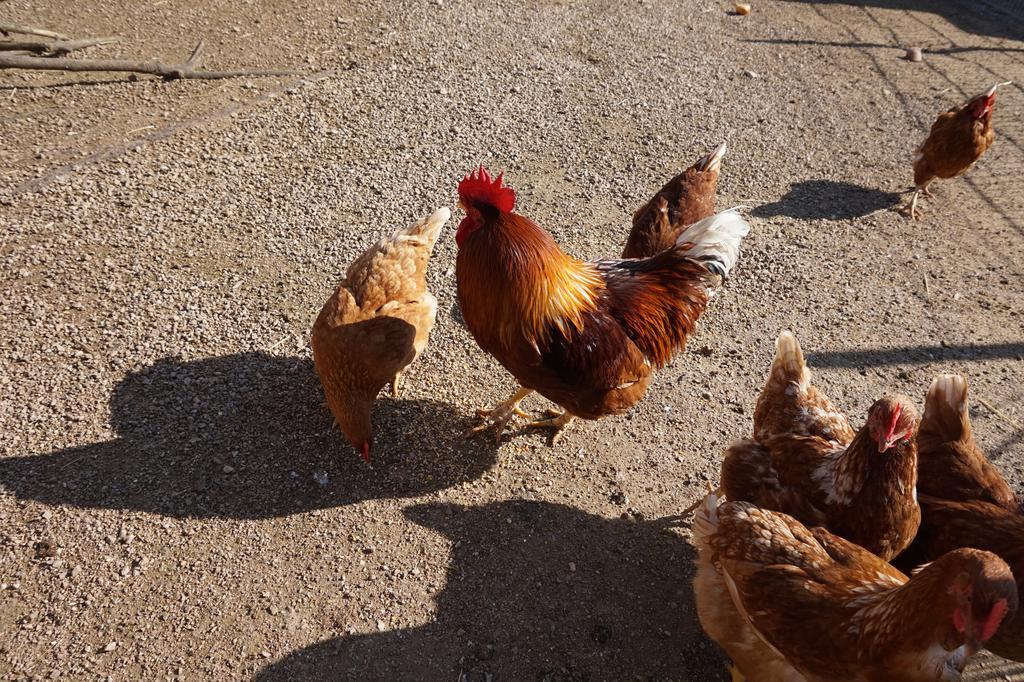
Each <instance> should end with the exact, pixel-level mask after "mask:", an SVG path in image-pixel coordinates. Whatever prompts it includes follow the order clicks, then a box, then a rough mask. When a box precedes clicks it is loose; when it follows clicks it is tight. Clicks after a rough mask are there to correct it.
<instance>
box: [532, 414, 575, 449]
mask: <svg viewBox="0 0 1024 682" xmlns="http://www.w3.org/2000/svg"><path fill="white" fill-rule="evenodd" d="M544 414H546V415H548V418H547V419H537V420H535V421H532V422H530V423H529V424H527V425H526V428H528V429H552V432H551V439H550V440H549V441H548V445H550V446H551V447H555V445H557V444H558V441H560V440H562V431H564V430H565V427H566V426H568V424H569V422H571V421H572V420H573V419H575V417H573V416H572V415H571V414H569V413H568V412H559V411H558V410H547V411H546V412H545V413H544Z"/></svg>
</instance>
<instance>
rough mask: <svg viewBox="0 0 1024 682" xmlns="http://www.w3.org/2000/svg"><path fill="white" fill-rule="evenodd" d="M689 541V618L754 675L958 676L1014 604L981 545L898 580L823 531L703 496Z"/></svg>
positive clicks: (1004, 573) (902, 681)
mask: <svg viewBox="0 0 1024 682" xmlns="http://www.w3.org/2000/svg"><path fill="white" fill-rule="evenodd" d="M693 537H694V544H695V545H696V546H697V550H698V559H697V575H696V577H695V579H694V593H695V595H696V601H697V614H698V616H699V618H700V622H701V625H702V626H703V627H704V630H705V631H706V632H707V633H708V635H709V636H710V637H711V638H712V639H714V640H715V641H717V642H718V643H719V644H720V645H721V646H722V647H723V648H724V649H725V651H726V653H727V654H728V655H729V656H730V658H732V660H733V663H734V665H735V666H736V668H738V673H739V674H740V675H745V676H749V677H750V679H752V680H757V681H758V682H783V681H784V682H797V681H806V682H812V681H813V682H833V681H835V680H862V681H864V682H926V681H933V680H943V681H947V682H951V681H953V680H959V679H961V676H960V673H961V672H962V671H963V669H964V666H965V665H966V663H967V660H968V659H969V658H970V657H971V656H972V655H974V654H975V653H976V652H977V651H979V650H980V649H981V648H982V647H984V646H985V644H986V642H988V640H990V639H991V638H992V636H993V635H994V634H995V633H996V631H997V630H999V627H1000V625H1001V623H1002V622H1003V620H1004V619H1006V618H1010V617H1012V616H1013V615H1014V613H1015V612H1016V610H1017V600H1018V594H1017V587H1016V585H1015V583H1014V580H1013V575H1012V574H1011V573H1010V569H1009V567H1008V566H1007V565H1006V562H1004V561H1003V560H1002V559H1000V558H999V557H997V556H996V555H994V554H991V553H989V552H985V551H981V550H975V549H958V550H955V551H953V552H950V553H948V554H946V555H944V556H942V557H940V558H938V559H936V560H935V561H934V562H932V563H931V564H928V565H927V566H925V567H924V568H922V569H921V570H920V571H919V572H917V573H916V574H915V575H914V576H913V577H911V578H909V579H908V578H907V576H905V575H904V574H903V573H901V572H899V571H898V570H896V569H895V568H893V567H892V566H890V565H889V564H887V563H886V562H885V561H883V560H882V559H880V558H879V557H877V556H875V555H874V554H871V553H870V552H868V551H867V550H865V549H863V548H861V547H858V546H857V545H854V544H853V543H851V542H847V541H846V540H843V539H842V538H839V537H837V536H835V535H833V534H831V533H829V532H828V531H826V530H825V529H824V528H812V529H808V528H807V527H806V526H804V525H803V524H801V523H800V522H799V521H797V520H796V519H794V518H792V517H790V516H787V515H786V514H781V513H777V512H772V511H768V510H764V509H760V508H758V507H756V506H754V505H752V504H749V503H746V502H726V503H724V504H722V505H719V503H718V498H717V497H716V496H715V495H714V494H711V495H708V497H707V498H705V501H704V504H703V505H702V506H701V508H700V509H698V511H697V515H696V518H695V520H694V524H693ZM735 672H737V671H735V670H734V679H735V678H736V677H737V676H736V674H735Z"/></svg>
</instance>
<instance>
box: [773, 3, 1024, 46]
mask: <svg viewBox="0 0 1024 682" xmlns="http://www.w3.org/2000/svg"><path fill="white" fill-rule="evenodd" d="M786 1H787V2H797V3H801V4H805V5H853V6H856V7H876V8H878V9H890V10H905V11H910V12H930V13H932V14H936V15H938V16H940V17H942V18H943V19H945V20H946V21H948V22H949V23H950V24H952V25H953V26H956V27H957V28H958V29H960V30H961V31H964V32H965V33H974V34H976V35H984V36H989V37H991V38H1010V39H1013V40H1022V39H1024V18H1022V16H1021V15H1020V14H1019V10H1020V9H1021V7H1020V5H1019V4H1015V3H1014V2H1006V1H1005V0H1004V1H1003V2H999V1H998V0H997V1H996V2H986V1H983V0H786ZM1015 10H1016V11H1015Z"/></svg>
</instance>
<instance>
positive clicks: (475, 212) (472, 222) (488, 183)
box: [455, 165, 516, 246]
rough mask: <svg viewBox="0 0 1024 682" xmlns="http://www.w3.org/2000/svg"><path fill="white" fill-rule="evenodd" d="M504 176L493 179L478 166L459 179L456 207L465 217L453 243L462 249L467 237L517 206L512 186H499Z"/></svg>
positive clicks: (499, 175) (501, 174) (484, 169)
mask: <svg viewBox="0 0 1024 682" xmlns="http://www.w3.org/2000/svg"><path fill="white" fill-rule="evenodd" d="M503 177H504V173H498V177H496V178H492V177H491V174H490V173H488V172H487V169H486V168H484V167H483V165H481V166H480V167H479V168H477V169H476V170H475V171H473V172H472V173H470V174H469V175H467V176H466V177H464V178H462V181H461V182H460V183H459V205H460V206H462V208H463V210H465V211H466V217H465V218H463V219H462V222H461V223H459V229H458V231H457V232H456V233H455V243H456V244H458V245H459V246H462V242H463V241H465V239H466V237H468V236H469V235H470V234H472V233H473V232H475V231H476V230H478V229H480V228H481V227H483V226H484V225H485V224H487V223H488V222H489V221H490V220H493V219H494V218H496V217H497V216H498V215H499V214H501V213H509V212H510V211H511V210H512V209H513V208H515V205H516V193H515V190H513V189H512V188H511V187H503V186H502V178H503Z"/></svg>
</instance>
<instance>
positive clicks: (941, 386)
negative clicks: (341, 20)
mask: <svg viewBox="0 0 1024 682" xmlns="http://www.w3.org/2000/svg"><path fill="white" fill-rule="evenodd" d="M940 405H947V406H948V408H949V409H950V410H952V411H953V412H956V413H958V414H963V413H964V412H966V411H967V379H966V378H965V377H962V376H960V375H959V374H940V375H939V376H937V377H935V380H934V381H932V385H931V387H930V388H929V389H928V396H927V397H926V398H925V399H924V418H925V419H928V417H929V415H931V416H934V415H935V414H936V411H937V410H938V409H940Z"/></svg>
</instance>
